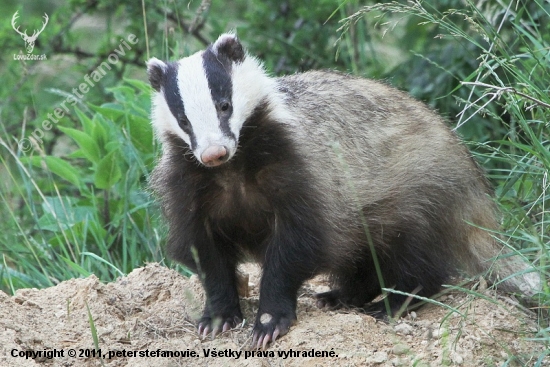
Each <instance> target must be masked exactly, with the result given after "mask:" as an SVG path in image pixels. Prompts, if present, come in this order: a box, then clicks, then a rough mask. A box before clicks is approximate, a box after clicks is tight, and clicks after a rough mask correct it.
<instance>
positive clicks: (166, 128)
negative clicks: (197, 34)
mask: <svg viewBox="0 0 550 367" xmlns="http://www.w3.org/2000/svg"><path fill="white" fill-rule="evenodd" d="M147 70H148V74H149V81H150V82H151V85H152V86H153V88H154V89H155V90H156V91H157V93H155V95H154V96H153V111H152V118H153V125H154V127H155V129H156V130H157V133H158V135H159V136H160V137H161V139H162V138H163V136H164V135H165V134H166V133H171V134H175V135H177V136H179V137H180V138H181V139H182V140H183V141H184V142H185V143H186V144H187V145H188V146H189V147H190V149H191V151H192V152H193V154H194V155H195V157H196V159H197V160H198V161H199V162H200V163H202V164H203V165H205V166H209V167H215V166H219V165H221V164H223V163H225V162H226V161H228V160H229V159H231V157H232V156H233V155H234V154H235V152H236V150H237V146H238V139H239V133H240V129H241V127H242V125H243V123H244V121H245V120H246V118H247V117H248V116H250V114H251V113H252V111H253V110H254V107H255V106H256V105H257V104H258V103H259V102H260V100H261V98H262V97H261V96H262V89H265V88H264V87H262V80H263V81H264V84H265V81H266V79H267V80H269V78H267V76H266V75H265V74H264V72H263V69H262V67H261V66H260V65H259V63H258V62H257V61H256V60H255V59H253V58H251V57H247V56H246V54H245V52H244V50H243V47H242V45H241V43H240V42H239V40H238V39H237V37H236V36H234V35H231V34H225V35H222V36H220V38H218V40H217V41H216V42H215V43H214V44H213V45H211V46H210V47H208V48H207V49H206V50H204V51H201V52H198V53H196V54H194V55H191V56H189V57H186V58H184V59H181V60H179V61H177V62H163V61H160V60H158V59H156V58H153V59H151V60H149V62H148V63H147ZM263 93H264V94H265V93H266V92H265V91H264V92H263Z"/></svg>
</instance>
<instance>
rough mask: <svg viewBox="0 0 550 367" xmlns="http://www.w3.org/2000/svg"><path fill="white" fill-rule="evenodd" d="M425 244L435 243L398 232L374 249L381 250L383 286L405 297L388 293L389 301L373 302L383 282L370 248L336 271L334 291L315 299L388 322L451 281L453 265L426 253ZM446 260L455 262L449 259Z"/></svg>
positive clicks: (324, 305) (379, 262)
mask: <svg viewBox="0 0 550 367" xmlns="http://www.w3.org/2000/svg"><path fill="white" fill-rule="evenodd" d="M386 240H387V239H386ZM425 241H431V242H430V243H436V242H434V241H435V239H433V238H416V237H414V236H411V235H405V234H404V233H397V235H395V236H394V237H393V238H392V239H391V240H390V241H388V243H386V244H384V245H383V246H382V245H380V243H382V242H376V245H375V248H376V249H378V251H377V253H376V257H377V261H378V264H379V267H380V270H381V275H382V278H383V285H384V287H386V288H393V289H394V290H396V291H399V292H403V293H406V294H398V293H391V292H389V293H388V295H387V300H380V301H376V302H372V301H373V300H374V299H376V298H377V297H378V296H380V295H381V294H382V283H381V282H380V279H379V277H378V274H377V272H376V267H375V264H374V261H373V259H372V256H371V252H370V247H368V248H366V249H365V251H364V252H363V253H362V254H357V255H356V261H354V263H352V264H348V266H346V267H342V268H341V269H337V270H336V271H335V273H334V274H333V278H334V288H333V289H332V290H331V291H329V292H324V293H319V294H317V295H316V296H315V297H316V299H317V306H318V307H320V308H328V309H338V308H341V307H352V308H356V309H360V310H363V311H364V312H365V313H368V314H370V315H373V316H375V317H377V318H380V319H385V318H386V317H387V316H392V317H393V316H396V314H397V313H398V312H399V311H400V310H401V308H402V307H403V305H405V306H408V305H413V304H415V303H417V302H419V300H418V299H417V298H414V295H417V296H421V297H431V296H433V295H434V294H436V293H437V292H438V291H439V290H440V288H441V285H442V284H444V283H445V281H446V280H447V279H448V278H449V276H450V270H449V269H451V268H452V266H450V264H448V263H447V262H446V261H442V257H441V256H438V255H434V254H433V253H431V252H430V251H427V250H426V247H425ZM439 245H440V246H439ZM445 245H446V244H444V243H440V244H438V247H439V248H441V250H440V251H441V254H445V253H446V251H445V250H444V248H445V247H444V246H445ZM428 248H431V246H428ZM382 249H384V251H382ZM443 258H445V256H443ZM447 260H448V261H450V262H451V263H452V261H451V259H450V258H447ZM410 295H413V296H410ZM369 302H372V303H369ZM386 302H388V304H389V312H390V315H388V309H387V307H386Z"/></svg>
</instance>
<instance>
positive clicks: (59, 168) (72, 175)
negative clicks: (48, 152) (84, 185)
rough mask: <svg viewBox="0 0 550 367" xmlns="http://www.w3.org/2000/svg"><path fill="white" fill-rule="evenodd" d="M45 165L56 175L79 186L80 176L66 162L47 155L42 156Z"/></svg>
mask: <svg viewBox="0 0 550 367" xmlns="http://www.w3.org/2000/svg"><path fill="white" fill-rule="evenodd" d="M44 159H45V160H46V165H47V166H48V168H49V169H50V171H52V172H53V173H55V174H56V175H58V176H59V177H61V178H63V179H65V180H67V181H69V182H70V183H72V184H73V185H75V186H77V187H79V186H80V176H79V175H78V173H77V171H76V170H75V169H74V167H73V166H71V165H70V164H69V163H68V162H66V161H64V160H63V159H61V158H58V157H52V156H47V157H44Z"/></svg>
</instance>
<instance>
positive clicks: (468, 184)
mask: <svg viewBox="0 0 550 367" xmlns="http://www.w3.org/2000/svg"><path fill="white" fill-rule="evenodd" d="M148 73H149V79H150V82H151V85H152V86H153V88H154V89H155V91H156V93H154V96H153V111H152V119H153V125H154V127H155V129H156V132H157V135H158V137H159V139H160V140H161V141H162V143H163V155H162V158H161V160H160V162H159V163H158V165H157V167H156V169H155V170H154V172H153V174H152V187H153V188H154V190H155V191H156V192H157V193H158V195H159V196H160V198H161V202H162V207H163V209H164V212H165V216H166V218H167V220H168V222H169V238H168V252H169V254H170V255H171V256H172V257H173V258H174V259H176V260H178V261H180V262H182V263H183V264H185V265H187V266H188V267H189V268H190V269H192V270H194V271H195V272H197V273H199V275H200V277H201V280H202V283H203V285H204V287H205V290H206V296H207V300H206V306H205V309H204V315H203V317H202V319H201V320H200V321H199V333H201V334H203V335H206V334H208V333H209V332H212V333H213V335H215V334H216V333H218V332H220V331H222V330H223V331H225V330H227V329H229V328H231V327H234V326H235V325H236V323H238V322H239V321H240V320H241V319H242V314H241V310H240V307H239V298H238V294H237V286H236V282H237V280H236V275H235V269H236V266H237V264H238V263H239V262H241V261H243V260H245V259H246V258H247V255H251V256H252V257H253V258H254V259H255V260H256V261H258V262H259V263H260V264H261V265H262V268H263V275H262V280H261V285H260V292H261V294H260V304H259V310H258V316H257V319H256V322H255V324H254V343H257V345H258V346H260V345H264V346H265V345H266V344H267V343H268V342H269V341H274V340H275V339H276V338H277V336H279V335H282V334H284V333H286V332H287V331H288V329H289V327H290V325H291V324H292V323H293V321H294V320H295V319H296V313H295V311H296V297H297V292H298V289H299V287H300V286H301V285H302V283H303V282H304V281H305V280H307V279H309V278H311V277H313V276H314V275H316V274H319V273H327V274H330V276H331V279H332V281H333V290H332V291H330V292H327V293H324V294H321V295H319V296H318V298H319V301H318V303H319V304H320V305H321V306H330V307H336V306H338V305H351V306H358V307H364V306H365V305H366V304H367V303H369V302H370V301H372V300H373V299H374V298H375V297H377V296H379V295H380V293H381V281H380V279H379V277H378V276H377V272H376V271H375V266H374V262H373V254H375V256H376V258H377V261H378V262H379V264H380V267H381V274H382V278H383V279H382V281H383V282H382V284H384V285H385V287H393V288H395V289H396V290H398V291H402V292H409V293H414V294H417V295H419V296H423V297H429V296H431V295H433V294H435V293H436V292H438V291H439V289H440V286H441V285H442V284H444V283H445V282H447V281H448V280H449V277H450V276H452V275H455V274H457V272H458V271H464V272H466V273H467V274H470V275H476V274H479V273H482V272H485V271H487V270H488V269H489V268H491V269H492V272H491V279H492V280H493V281H495V282H496V281H498V280H502V279H504V281H502V282H501V284H500V285H501V286H502V287H503V288H505V289H506V290H509V291H521V292H522V293H524V294H528V295H529V294H532V293H533V292H536V290H537V289H538V287H539V282H540V279H539V278H538V276H537V275H535V274H536V273H526V272H525V269H527V268H526V266H525V265H524V264H523V263H522V262H521V261H519V260H512V258H511V257H508V258H506V259H503V260H498V261H497V260H496V259H497V257H498V256H500V255H502V254H501V251H502V248H501V246H500V245H498V242H497V241H496V240H495V239H494V236H493V233H491V230H495V229H496V228H497V223H496V220H495V206H494V204H493V201H492V199H491V197H490V194H491V189H490V188H489V186H488V184H487V182H486V180H485V178H484V176H483V173H482V171H481V170H480V168H479V167H478V166H477V165H476V163H475V162H474V160H473V159H472V158H471V156H470V154H469V153H468V151H467V150H466V149H465V147H464V146H462V145H461V144H460V142H459V140H458V139H457V137H456V136H455V135H454V134H453V133H452V132H451V131H450V130H449V129H448V128H447V127H446V126H445V124H444V123H443V122H442V120H441V118H440V117H439V116H437V115H436V114H435V113H434V112H432V111H431V110H430V109H428V108H426V107H425V106H424V105H423V104H421V103H419V102H417V101H415V100H413V99H411V98H410V97H408V96H407V95H405V94H404V93H401V92H399V91H397V90H395V89H393V88H390V87H388V86H386V85H383V84H380V83H377V82H373V81H370V80H366V79H361V78H357V77H352V76H349V75H344V74H340V73H336V72H328V71H314V72H307V73H303V74H296V75H292V76H286V77H282V78H271V77H269V76H267V75H266V73H265V72H264V70H263V68H262V66H261V65H260V63H259V62H258V61H257V60H256V59H254V58H253V57H251V56H249V55H247V54H246V53H245V51H244V50H243V47H242V45H241V43H240V42H239V40H238V39H237V38H236V36H234V35H231V34H225V35H222V36H221V37H220V38H219V39H218V40H217V41H216V42H215V43H214V44H213V45H211V46H210V47H208V48H207V49H206V50H205V51H201V52H198V53H196V54H194V55H192V56H189V57H187V58H184V59H182V60H180V61H177V62H163V61H160V60H158V59H152V60H150V61H149V62H148ZM369 244H372V245H373V247H371V246H370V245H369ZM373 250H374V253H373ZM517 272H522V274H520V275H518V276H516V277H510V276H511V275H513V274H514V273H517ZM388 297H389V303H390V306H391V310H392V311H395V310H397V309H398V308H399V307H400V306H401V305H402V304H403V302H404V301H405V296H402V295H398V294H395V293H390V294H389V296H388ZM262 316H263V317H262Z"/></svg>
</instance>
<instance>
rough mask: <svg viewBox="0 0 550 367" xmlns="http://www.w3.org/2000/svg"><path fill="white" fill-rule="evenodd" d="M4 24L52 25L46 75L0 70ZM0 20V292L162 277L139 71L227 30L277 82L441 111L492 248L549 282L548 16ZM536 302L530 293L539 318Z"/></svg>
mask: <svg viewBox="0 0 550 367" xmlns="http://www.w3.org/2000/svg"><path fill="white" fill-rule="evenodd" d="M16 11H19V18H17V20H16V22H17V25H20V30H24V29H27V30H28V32H27V33H28V34H31V33H32V30H33V29H40V28H41V25H42V21H43V18H42V17H43V15H44V13H47V15H48V16H49V21H48V24H47V26H46V27H45V28H44V31H43V32H42V33H41V34H40V35H39V36H38V38H37V41H36V45H35V48H34V51H33V54H37V55H41V54H45V55H46V56H47V60H45V61H19V60H14V55H18V54H20V53H26V51H25V44H24V42H23V40H22V38H21V37H20V36H19V35H18V34H17V33H16V32H15V31H14V29H13V28H12V24H11V22H12V16H13V15H14V13H15V12H16ZM0 14H2V15H1V16H0V49H1V50H2V57H1V59H0V75H2V83H1V85H0V253H1V258H0V289H1V290H3V291H5V292H8V293H13V292H14V291H15V290H16V289H18V288H22V287H47V286H52V285H55V284H57V283H58V282H60V281H62V280H65V279H69V278H72V277H79V276H87V275H89V274H92V273H93V274H96V275H97V276H98V277H99V278H100V279H102V280H104V281H109V280H113V279H115V278H116V277H117V276H120V275H122V274H127V273H128V272H130V271H131V270H132V269H133V268H135V267H139V266H142V265H143V264H144V263H145V262H148V261H158V262H161V263H166V264H167V265H169V266H175V264H171V263H170V262H169V261H168V260H166V259H165V257H164V254H163V249H162V245H163V239H164V236H165V230H166V228H165V227H164V225H163V224H162V220H161V218H160V214H159V211H158V208H157V207H156V206H155V204H154V202H153V200H152V198H151V196H150V195H149V193H148V191H147V188H146V186H147V185H146V183H147V177H148V173H149V172H150V171H151V169H152V167H153V165H154V162H155V158H156V157H157V156H158V152H159V147H158V145H157V143H156V142H155V140H154V137H153V133H152V130H151V127H150V123H149V109H150V101H149V99H150V88H149V86H148V84H147V83H146V73H145V61H146V60H147V59H148V58H149V57H152V56H155V57H158V58H163V59H172V60H173V59H177V58H180V57H183V56H186V55H189V54H190V53H192V52H195V51H197V50H200V49H202V48H204V47H205V46H206V45H207V44H208V43H209V42H211V41H213V40H215V38H216V37H217V36H218V35H219V34H220V33H223V32H226V31H229V30H235V31H237V33H238V35H239V37H240V38H241V39H242V41H243V42H244V43H245V45H246V46H247V48H248V50H249V52H250V53H251V54H253V55H256V56H258V57H259V58H261V59H262V60H264V61H265V66H266V68H267V70H269V72H270V73H272V74H273V75H280V74H288V73H295V72H299V71H303V70H309V69H319V68H330V69H338V70H341V71H345V72H350V73H353V74H358V75H362V76H365V77H370V78H376V79H383V80H385V81H386V82H387V83H388V84H391V85H393V86H395V87H397V88H400V89H403V90H406V91H408V92H409V93H411V94H412V95H413V96H415V97H416V98H418V99H421V100H423V101H425V102H426V103H427V104H429V105H430V106H432V107H433V108H434V109H437V110H438V111H439V112H440V113H441V114H442V115H444V116H445V117H446V118H447V119H448V121H449V125H450V126H452V127H456V128H457V131H458V133H459V134H460V135H461V136H462V137H463V138H464V139H465V140H466V141H467V142H468V144H469V145H470V148H471V149H472V152H473V154H474V155H475V156H476V158H477V160H478V161H479V162H480V164H481V165H483V166H484V167H485V169H486V170H487V173H488V176H489V177H490V179H491V181H492V183H493V185H494V186H495V192H496V200H497V201H498V203H499V205H500V208H501V211H502V233H501V235H502V241H503V244H505V245H506V246H509V247H510V248H513V249H515V250H516V251H517V255H518V256H522V257H524V258H525V259H526V260H527V261H530V262H532V263H533V264H534V265H535V267H536V269H537V270H538V271H539V272H540V273H541V274H542V275H543V276H544V277H545V279H546V276H547V274H548V266H549V265H548V264H549V261H550V255H549V254H550V245H549V242H550V229H549V228H550V199H549V196H550V195H549V185H550V181H549V177H548V173H549V171H550V152H549V149H550V142H549V139H550V122H549V121H550V96H549V90H548V88H549V86H550V74H549V73H550V22H549V20H550V5H549V3H548V2H547V1H543V0H524V1H515V0H506V1H483V0H481V1H476V2H475V4H474V3H473V2H470V1H468V0H460V1H459V0H442V1H422V2H420V1H418V2H410V1H409V2H408V1H397V2H375V1H362V2H360V1H356V0H350V1H343V0H319V1H300V0H290V1H280V0H277V1H275V0H269V1H264V0H233V1H223V2H222V1H205V0H202V1H199V0H191V1H187V0H185V1H180V0H171V1H168V0H165V1H158V2H157V1H152V0H143V1H131V0H119V1H117V2H112V1H108V0H69V1H61V0H49V1H41V2H36V1H31V0H24V1H13V0H8V1H3V2H2V3H1V4H0ZM131 34H133V35H135V37H136V38H137V43H136V44H135V45H134V44H131V43H127V44H128V45H129V46H131V49H130V50H128V48H127V47H125V46H124V45H123V43H121V41H122V40H128V37H129V35H131ZM121 47H123V48H121ZM116 49H118V50H119V51H124V55H121V56H118V54H117V58H118V59H119V61H118V62H116V63H113V64H110V66H111V67H112V68H111V70H107V72H106V74H105V75H104V76H102V77H101V80H100V81H99V82H97V83H94V86H93V87H90V88H89V91H88V92H87V93H85V94H83V95H82V96H81V98H80V97H74V94H75V93H74V91H73V88H78V87H79V85H80V84H81V83H84V81H85V79H84V78H85V75H90V76H91V75H92V74H91V73H93V72H94V70H96V69H97V68H98V66H100V65H101V64H102V63H105V62H108V60H109V56H110V55H111V54H114V53H115V50H116ZM111 60H114V58H113V57H112V56H111ZM71 98H74V99H71ZM69 100H70V101H72V102H73V103H71V104H70V108H69V110H70V111H69V113H64V114H63V115H64V116H63V117H62V118H61V119H59V120H58V121H57V120H56V121H55V122H54V123H52V124H51V128H50V129H44V128H43V127H42V124H43V122H44V121H45V120H47V119H48V114H50V116H51V115H52V114H53V113H54V111H55V109H56V108H60V106H61V104H62V103H63V102H64V101H69ZM73 105H74V106H73ZM66 106H69V104H68V103H66ZM36 129H40V130H41V131H42V132H44V136H43V137H42V136H40V134H39V133H40V132H35V130H36ZM33 132H35V133H34V136H38V137H40V141H35V142H34V143H32V144H33V145H32V146H31V148H32V149H26V148H28V146H24V144H23V145H22V144H21V139H23V138H27V139H28V138H30V137H31V136H32V135H33ZM25 142H26V144H31V141H30V140H26V141H25ZM425 143H426V144H429V143H430V142H429V141H427V142H425ZM442 154H445V152H442ZM181 270H182V271H185V270H184V269H181ZM549 293H550V291H549V290H548V289H547V288H545V289H544V290H543V293H542V294H541V301H542V304H543V305H544V304H547V303H548V300H549V299H550V297H549ZM542 330H543V331H544V333H546V332H547V331H548V329H547V326H546V329H545V328H544V327H543V328H542ZM544 335H547V334H544ZM546 338H547V337H546ZM546 340H548V339H546Z"/></svg>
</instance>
